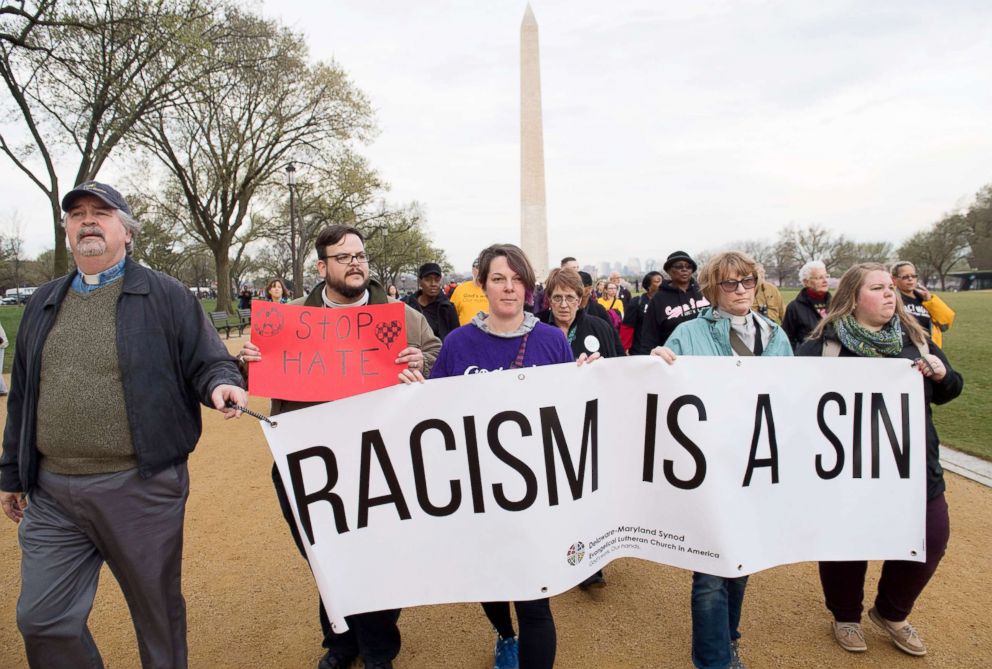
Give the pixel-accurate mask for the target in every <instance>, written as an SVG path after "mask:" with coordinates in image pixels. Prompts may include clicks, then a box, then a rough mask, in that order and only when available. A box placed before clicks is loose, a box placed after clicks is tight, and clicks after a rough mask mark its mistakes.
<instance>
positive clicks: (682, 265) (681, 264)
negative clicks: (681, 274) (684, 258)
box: [669, 262, 692, 270]
mask: <svg viewBox="0 0 992 669" xmlns="http://www.w3.org/2000/svg"><path fill="white" fill-rule="evenodd" d="M669 269H682V270H685V269H687V270H691V269H692V265H690V264H689V263H684V262H679V263H675V264H674V265H671V266H670V267H669Z"/></svg>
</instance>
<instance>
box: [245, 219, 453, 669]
mask: <svg viewBox="0 0 992 669" xmlns="http://www.w3.org/2000/svg"><path fill="white" fill-rule="evenodd" d="M315 246H316V250H317V272H318V274H319V275H320V277H321V278H322V279H323V280H322V281H321V282H320V283H319V284H318V285H317V286H315V287H314V288H313V290H311V291H310V293H309V294H308V295H307V296H306V297H305V298H303V299H300V300H295V301H294V302H293V303H291V304H289V305H280V304H275V303H272V302H257V303H255V304H253V305H252V306H253V308H252V333H251V341H249V342H247V343H246V344H245V345H244V346H243V347H242V349H241V351H240V352H239V353H238V361H239V362H240V363H241V370H242V373H243V374H245V375H248V372H249V370H250V371H251V374H250V376H249V387H250V389H251V392H252V393H255V394H257V395H262V396H267V397H271V398H272V409H271V412H270V413H271V415H273V416H275V415H277V414H281V413H283V412H295V410H296V409H303V408H305V407H309V406H312V405H314V404H317V403H321V402H327V401H329V400H337V399H341V398H345V397H349V396H352V395H358V394H363V393H367V392H368V391H370V390H376V389H379V388H385V387H387V386H393V385H396V384H397V382H401V383H404V384H411V383H413V382H415V381H416V382H423V381H424V378H425V377H426V376H427V375H429V373H430V368H431V364H432V363H433V362H434V359H435V358H436V357H437V353H438V350H439V349H440V348H441V342H440V340H439V339H438V338H437V337H435V336H434V334H433V332H432V331H431V328H430V325H429V324H428V323H427V320H426V319H425V318H424V316H423V315H422V314H420V313H419V312H417V311H415V310H413V309H411V308H410V307H408V306H406V305H404V304H403V303H401V302H397V301H395V300H390V299H389V298H388V297H387V296H386V291H385V290H384V289H383V287H382V286H381V285H379V284H378V283H377V282H375V281H373V280H371V279H370V277H369V264H368V263H369V259H368V256H366V254H365V242H364V239H363V237H362V233H361V231H359V230H357V229H356V228H351V227H347V226H343V225H334V226H331V227H329V228H325V229H324V230H322V231H321V232H320V234H319V235H317V240H316V244H315ZM410 392H414V391H413V390H410ZM280 421H281V419H280ZM272 424H274V423H272ZM338 427H340V426H339V425H337V424H336V423H335V424H328V425H322V426H320V427H319V428H318V431H320V432H325V431H326V430H327V429H338ZM280 429H281V427H280ZM272 473H273V475H272V483H273V485H274V486H275V491H276V496H277V498H278V500H279V506H280V508H281V510H282V513H283V517H284V518H285V519H286V523H287V524H288V525H289V528H290V531H291V532H292V533H293V539H294V541H295V542H296V546H297V548H298V549H299V551H300V553H301V554H303V555H304V557H306V553H305V550H304V548H303V543H302V540H301V538H300V535H299V530H298V527H297V521H296V518H295V517H294V515H293V511H292V508H291V506H290V502H289V498H288V497H287V495H286V486H285V484H284V483H283V480H282V478H281V477H280V475H279V472H278V470H277V469H276V468H275V466H273V471H272ZM342 576H343V577H345V578H348V577H349V574H342ZM398 617H399V611H398V610H396V609H389V610H385V611H373V612H371V613H358V614H355V615H349V616H348V617H347V625H348V628H349V629H350V630H355V631H349V632H344V633H342V634H336V633H335V632H334V630H333V629H332V628H331V624H330V622H329V621H328V618H327V616H326V615H324V614H323V612H322V613H321V616H320V625H321V632H322V633H323V637H324V644H323V645H324V647H325V648H327V653H326V654H325V656H324V658H323V659H322V660H321V666H348V665H350V664H351V662H352V661H353V660H354V659H355V658H356V657H357V656H359V655H360V656H361V657H362V659H364V660H365V663H366V666H381V665H383V664H384V663H388V660H390V659H391V658H393V657H395V656H396V654H397V653H398V652H399V647H400V637H399V630H398V628H397V627H396V620H397V618H398Z"/></svg>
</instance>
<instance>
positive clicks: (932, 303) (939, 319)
mask: <svg viewBox="0 0 992 669" xmlns="http://www.w3.org/2000/svg"><path fill="white" fill-rule="evenodd" d="M923 307H924V308H925V309H926V310H927V311H929V312H930V319H931V320H932V321H933V327H932V328H930V329H931V332H930V338H931V339H933V343H934V344H936V345H937V346H939V347H940V348H944V337H943V334H944V331H945V330H946V329H947V328H949V327H951V324H952V323H954V310H953V309H951V308H950V307H949V306H947V304H946V303H945V302H944V301H943V300H942V299H940V298H939V297H937V295H936V294H935V293H930V299H929V300H927V301H926V302H924V303H923Z"/></svg>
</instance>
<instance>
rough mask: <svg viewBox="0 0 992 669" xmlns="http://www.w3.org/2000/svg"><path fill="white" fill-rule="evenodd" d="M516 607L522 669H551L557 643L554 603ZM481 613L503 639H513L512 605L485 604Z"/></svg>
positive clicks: (544, 601) (536, 602)
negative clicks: (484, 614) (552, 613)
mask: <svg viewBox="0 0 992 669" xmlns="http://www.w3.org/2000/svg"><path fill="white" fill-rule="evenodd" d="M513 608H514V609H516V611H517V622H519V623H520V639H519V643H520V669H551V668H552V667H553V666H555V651H556V649H557V644H558V640H557V633H556V632H555V619H554V617H553V616H552V615H551V600H549V599H548V598H547V597H545V598H544V599H535V600H533V601H529V602H514V603H513ZM482 610H483V611H485V612H486V617H487V618H489V622H491V623H492V625H493V627H495V628H496V633H497V634H499V635H500V637H501V638H504V639H506V638H508V637H511V636H514V634H513V619H512V618H510V603H509V602H484V603H483V604H482Z"/></svg>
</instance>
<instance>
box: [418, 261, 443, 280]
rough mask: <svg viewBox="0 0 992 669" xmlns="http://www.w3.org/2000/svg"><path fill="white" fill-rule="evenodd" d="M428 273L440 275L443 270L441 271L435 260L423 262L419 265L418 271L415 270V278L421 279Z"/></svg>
mask: <svg viewBox="0 0 992 669" xmlns="http://www.w3.org/2000/svg"><path fill="white" fill-rule="evenodd" d="M429 274H437V275H438V276H442V275H443V272H442V271H441V266H440V265H438V264H437V263H436V262H425V263H424V264H423V265H421V266H420V271H419V272H417V278H418V279H423V278H424V277H425V276H427V275H429Z"/></svg>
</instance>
